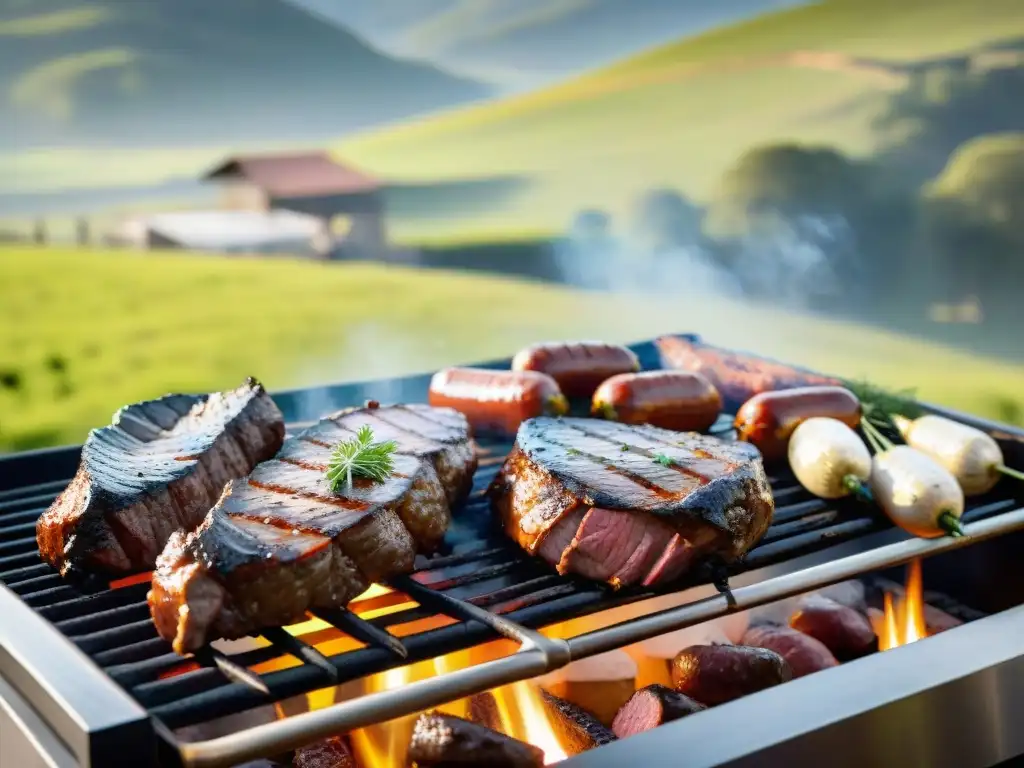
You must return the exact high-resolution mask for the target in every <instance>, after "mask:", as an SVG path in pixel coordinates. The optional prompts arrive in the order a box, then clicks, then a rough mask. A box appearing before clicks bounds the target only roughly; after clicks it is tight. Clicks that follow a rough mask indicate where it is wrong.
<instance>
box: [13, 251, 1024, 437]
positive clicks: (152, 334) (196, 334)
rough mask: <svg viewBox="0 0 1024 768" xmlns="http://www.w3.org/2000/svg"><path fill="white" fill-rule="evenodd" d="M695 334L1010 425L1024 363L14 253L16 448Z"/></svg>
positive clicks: (370, 269)
mask: <svg viewBox="0 0 1024 768" xmlns="http://www.w3.org/2000/svg"><path fill="white" fill-rule="evenodd" d="M671 331H695V332H699V333H702V334H704V336H705V337H706V338H707V339H708V340H710V341H712V342H716V343H720V344H724V345H729V346H735V347H741V348H748V349H754V350H756V351H759V352H762V353H765V354H769V355H773V356H778V357H782V358H786V359H790V360H793V361H794V362H799V363H803V364H806V365H810V366H813V367H816V368H819V369H821V370H827V371H830V372H834V373H838V374H843V375H847V376H855V377H868V378H870V379H872V380H873V381H876V382H878V383H880V384H884V385H888V386H893V387H908V386H917V387H918V390H919V392H920V394H921V395H922V396H925V397H928V398H930V399H933V400H937V401H939V402H943V403H946V404H948V405H951V406H954V407H959V408H964V409H967V410H970V411H974V412H977V413H980V414H985V415H990V416H997V417H1000V418H1007V417H1011V418H1013V417H1014V414H1017V415H1016V417H1015V418H1017V419H1019V418H1020V408H1021V406H1024V401H1022V395H1021V393H1022V392H1024V367H1013V366H1008V365H1004V364H1000V363H997V362H993V361H988V360H983V359H978V358H973V357H971V356H969V355H965V354H962V353H958V352H953V351H950V350H947V349H943V348H939V347H933V346H928V345H926V344H924V343H922V342H921V341H920V340H916V339H908V338H902V337H898V336H894V335H888V334H885V333H882V332H879V331H874V330H868V329H864V328H860V327H857V326H853V325H847V324H842V323H836V322H827V321H823V320H821V319H818V318H807V317H801V316H798V315H792V314H786V313H782V312H776V311H768V310H761V309H757V308H752V307H750V306H740V305H734V304H730V303H728V302H725V301H720V300H714V299H708V298H700V297H685V296H683V297H679V299H673V300H669V299H652V298H650V297H639V296H630V295H616V296H610V295H604V294H598V293H583V292H574V291H569V290H566V289H560V288H556V287H551V286H546V285H540V284H533V283H526V282H515V281H511V280H500V279H497V278H485V277H477V276H470V275H465V274H458V273H446V272H440V271H429V272H428V271H417V270H412V269H397V268H395V267H376V266H370V265H365V266H364V265H350V264H346V265H339V264H316V263H312V262H297V261H288V260H270V259H241V258H235V259H229V258H223V257H206V256H201V255H191V256H187V255H166V256H157V255H150V254H145V255H144V254H132V253H124V252H118V253H106V252H99V251H95V252H93V251H87V252H80V251H72V250H68V251H57V250H36V249H31V248H10V247H6V248H5V247H2V246H0V450H16V449H24V448H30V447H39V446H44V445H51V444H62V443H69V442H75V441H79V440H81V439H82V438H83V437H84V436H85V434H86V432H87V430H88V429H89V428H90V427H93V426H98V425H102V424H105V423H107V422H108V420H109V418H110V415H111V413H112V412H113V411H114V410H115V409H116V408H117V407H119V406H120V405H122V404H124V403H126V402H131V401H134V400H138V399H142V398H147V397H154V396H159V395H161V394H164V393H166V392H169V391H175V390H184V391H203V390H209V389H214V388H220V387H230V386H234V385H237V384H238V383H239V382H240V381H241V380H242V378H243V377H244V376H246V375H255V376H257V377H259V378H261V379H262V380H263V381H264V382H265V383H266V384H267V386H268V387H269V388H271V389H280V388H286V387H291V386H299V385H312V384H322V383H328V382H335V381H341V380H346V379H348V380H351V379H360V378H371V377H376V376H389V375H396V374H402V373H410V372H417V371H426V370H430V369H433V368H436V367H439V366H441V365H444V364H450V363H456V362H472V361H474V360H479V359H487V358H493V357H497V356H503V355H509V354H511V353H513V352H514V351H515V350H516V349H517V348H518V347H519V346H521V345H523V344H526V343H528V342H532V341H537V340H540V339H546V338H554V339H558V338H572V337H577V338H579V337H599V338H604V339H608V340H612V341H629V340H637V339H642V338H646V337H650V336H653V335H656V334H658V333H663V332H671Z"/></svg>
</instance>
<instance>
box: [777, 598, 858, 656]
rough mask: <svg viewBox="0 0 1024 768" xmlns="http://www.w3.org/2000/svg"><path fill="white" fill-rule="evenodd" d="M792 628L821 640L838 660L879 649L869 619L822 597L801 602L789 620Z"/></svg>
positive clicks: (805, 599)
mask: <svg viewBox="0 0 1024 768" xmlns="http://www.w3.org/2000/svg"><path fill="white" fill-rule="evenodd" d="M789 626H791V627H792V628H793V629H795V630H797V631H798V632H802V633H804V634H805V635H807V636H809V637H813V638H814V639H815V640H817V641H819V642H820V643H821V644H822V645H824V646H825V647H826V648H828V649H829V650H830V651H832V654H833V655H834V656H835V657H836V658H837V659H855V658H857V657H858V656H863V655H864V654H866V653H870V652H871V651H873V650H876V649H877V647H878V637H877V636H876V635H875V630H874V629H873V628H872V626H871V622H870V621H868V618H867V616H865V615H864V614H863V613H860V612H859V611H855V610H854V609H853V608H850V607H849V606H846V605H843V604H841V603H837V602H836V601H835V600H829V599H828V598H827V597H823V596H821V595H809V596H808V597H805V598H804V599H803V600H801V601H800V602H799V603H798V604H797V608H796V610H795V611H794V612H793V615H792V616H790V617H789Z"/></svg>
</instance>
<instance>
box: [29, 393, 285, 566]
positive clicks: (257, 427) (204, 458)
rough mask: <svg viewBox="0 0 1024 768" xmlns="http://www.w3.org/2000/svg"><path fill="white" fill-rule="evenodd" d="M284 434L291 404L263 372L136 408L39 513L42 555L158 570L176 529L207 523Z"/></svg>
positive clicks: (105, 432) (56, 561) (87, 448)
mask: <svg viewBox="0 0 1024 768" xmlns="http://www.w3.org/2000/svg"><path fill="white" fill-rule="evenodd" d="M283 440H284V419H283V418H282V416H281V412H280V411H279V410H278V409H277V406H276V405H274V401H273V400H271V399H270V396H269V395H268V394H267V393H266V392H265V391H264V389H263V387H262V385H260V384H259V383H258V382H257V381H255V380H254V379H249V380H248V381H246V382H245V383H244V384H242V386H240V387H238V388H237V389H234V390H231V391H228V392H215V393H214V394H211V395H201V396H192V395H167V396H166V397H162V398H160V399H159V400H150V401H147V402H143V403H136V404H135V405H129V406H126V407H124V408H122V409H121V410H120V411H118V412H117V413H116V414H114V419H113V423H112V424H111V425H110V426H108V427H103V428H102V429H96V430H93V431H92V432H91V433H90V434H89V437H88V439H87V440H86V441H85V445H84V446H83V447H82V458H81V463H80V465H79V468H78V472H77V473H76V475H75V477H74V479H73V480H72V481H71V484H70V485H69V486H68V487H67V489H66V490H65V491H64V492H63V493H62V494H61V495H60V496H58V497H57V499H56V501H54V502H53V504H52V505H51V506H50V508H49V509H48V510H46V512H44V513H43V515H42V516H41V517H40V518H39V522H38V523H37V524H36V540H37V543H38V545H39V553H40V555H42V557H43V559H44V560H46V561H47V562H48V563H50V564H51V565H53V566H54V567H56V568H58V569H60V572H61V574H64V575H66V574H67V573H68V572H69V571H71V570H83V571H101V572H105V573H108V574H111V575H122V574H126V573H132V572H135V571H145V570H149V569H151V568H153V565H154V564H155V563H156V558H157V555H159V554H160V551H161V550H162V549H163V548H164V545H165V544H166V543H167V540H168V539H169V538H170V536H171V534H172V533H173V532H174V531H176V530H179V529H184V530H191V529H193V528H195V527H196V526H197V525H199V523H200V522H202V520H203V518H204V517H205V516H206V513H207V512H209V511H210V507H212V506H213V505H214V503H215V502H216V501H217V499H218V497H219V496H220V494H221V491H223V490H224V485H225V484H226V483H227V482H228V481H230V480H232V479H234V478H238V477H244V476H245V474H246V473H248V472H249V470H251V469H252V468H253V467H254V466H256V464H258V463H259V462H261V461H263V460H265V459H268V458H270V457H271V456H273V455H274V454H275V453H276V452H277V450H278V449H279V448H280V447H281V443H282V441H283Z"/></svg>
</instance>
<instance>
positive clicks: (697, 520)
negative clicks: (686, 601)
mask: <svg viewBox="0 0 1024 768" xmlns="http://www.w3.org/2000/svg"><path fill="white" fill-rule="evenodd" d="M489 493H490V496H491V499H492V503H493V505H494V507H495V508H496V510H497V511H498V513H499V514H500V515H501V518H502V520H503V522H504V525H505V530H506V532H507V533H508V535H509V536H511V537H512V538H513V539H515V540H516V541H517V542H518V543H519V545H520V546H521V547H523V548H524V549H525V550H527V551H528V552H530V553H531V554H539V555H540V556H541V557H542V558H544V559H545V560H547V561H548V562H549V563H551V564H553V565H555V566H556V567H557V568H558V570H559V572H561V573H569V572H572V573H577V574H580V575H582V576H586V577H588V578H592V579H596V580H600V581H607V582H608V583H610V584H612V585H613V586H625V585H630V584H640V583H642V584H644V585H647V586H650V585H655V584H661V583H665V582H669V581H672V580H673V579H676V578H678V577H679V576H681V575H682V574H684V573H685V572H686V571H687V570H689V568H690V567H691V566H692V565H693V564H694V563H695V562H696V561H697V560H699V559H702V558H704V557H707V556H710V555H715V556H717V557H720V558H721V559H722V560H724V561H726V562H728V561H731V560H735V559H736V558H737V557H739V556H741V555H743V554H745V553H746V552H747V551H748V550H749V549H750V548H751V547H752V546H753V545H754V544H755V543H756V542H757V541H758V539H760V538H761V536H762V535H763V534H764V532H765V531H766V530H767V529H768V525H769V524H770V523H771V518H772V513H773V510H774V505H773V502H772V495H771V488H770V486H769V485H768V479H767V477H766V476H765V473H764V468H763V467H762V465H761V459H760V456H759V454H758V453H757V450H756V449H755V448H753V447H752V446H750V445H747V444H744V443H725V442H722V441H720V440H717V439H715V438H713V437H707V436H704V435H698V434H695V433H680V432H669V431H667V430H664V429H658V428H657V427H651V426H627V425H624V424H617V423H614V422H607V421H600V420H596V419H571V418H566V419H550V418H538V419H531V420H530V421H527V422H526V423H524V424H523V426H522V427H521V428H520V429H519V434H518V435H517V437H516V445H515V447H514V448H513V450H512V453H511V454H509V457H508V459H506V461H505V464H504V466H503V467H502V469H501V471H500V472H499V473H498V475H497V477H496V478H495V480H494V483H493V484H492V485H491V488H490V489H489Z"/></svg>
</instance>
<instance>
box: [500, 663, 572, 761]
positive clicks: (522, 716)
mask: <svg viewBox="0 0 1024 768" xmlns="http://www.w3.org/2000/svg"><path fill="white" fill-rule="evenodd" d="M493 693H494V701H495V703H496V704H497V707H498V715H499V717H501V729H502V730H503V731H504V732H505V734H506V735H508V736H512V737H513V738H516V739H519V740H520V741H525V742H526V743H527V744H533V745H534V746H535V747H540V749H541V750H543V752H544V764H545V765H553V764H554V763H557V762H560V761H561V760H565V759H567V757H568V756H567V755H566V754H565V750H564V749H562V745H561V744H559V742H558V737H557V736H556V735H555V730H554V728H552V727H551V721H550V720H548V716H547V713H546V712H545V711H544V702H543V701H542V700H541V698H540V694H538V693H537V691H536V690H535V689H534V688H533V687H532V686H531V685H530V684H529V683H513V684H512V685H507V686H505V687H504V688H497V689H495V690H494V691H493Z"/></svg>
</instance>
